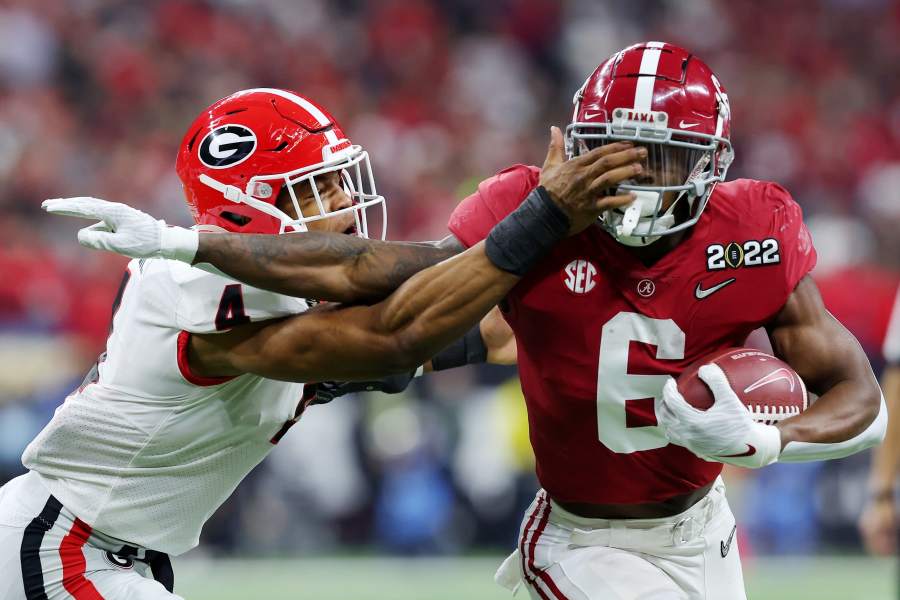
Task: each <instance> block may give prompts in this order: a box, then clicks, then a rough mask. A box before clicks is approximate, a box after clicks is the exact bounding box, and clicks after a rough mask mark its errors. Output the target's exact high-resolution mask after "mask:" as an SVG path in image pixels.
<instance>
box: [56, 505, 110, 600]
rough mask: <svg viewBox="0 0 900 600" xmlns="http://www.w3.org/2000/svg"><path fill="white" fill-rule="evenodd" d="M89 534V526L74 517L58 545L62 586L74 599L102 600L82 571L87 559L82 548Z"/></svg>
mask: <svg viewBox="0 0 900 600" xmlns="http://www.w3.org/2000/svg"><path fill="white" fill-rule="evenodd" d="M90 536H91V527H90V525H88V524H87V523H85V522H84V521H82V520H81V519H75V524H74V525H72V529H70V530H69V533H68V534H66V537H64V538H63V541H62V543H61V544H60V545H59V557H60V558H61V559H62V566H63V587H64V588H66V591H67V592H69V593H70V594H71V595H72V597H73V598H75V600H103V596H101V595H100V592H98V591H97V588H95V587H94V584H93V583H91V582H90V581H88V580H87V579H86V578H85V576H84V572H85V570H87V561H86V560H85V559H84V552H82V548H84V545H85V544H86V543H87V541H88V538H89V537H90Z"/></svg>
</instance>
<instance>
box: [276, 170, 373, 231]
mask: <svg viewBox="0 0 900 600" xmlns="http://www.w3.org/2000/svg"><path fill="white" fill-rule="evenodd" d="M315 181H316V185H317V186H318V190H319V198H321V200H322V206H323V207H324V208H325V212H326V213H328V212H333V211H336V210H340V209H342V208H347V207H349V206H350V205H351V204H352V200H351V199H350V196H349V195H348V194H347V192H346V191H345V190H344V188H343V186H342V185H341V176H340V174H338V172H336V171H335V172H332V173H326V174H324V175H321V176H317V177H316V178H315ZM294 194H295V195H296V196H297V201H298V203H299V204H300V212H302V213H303V216H304V217H307V218H308V217H314V216H317V215H319V214H320V213H319V206H318V204H317V203H316V197H315V195H313V190H312V186H311V185H310V182H309V181H308V180H306V181H300V182H298V183H295V184H294ZM275 206H277V207H278V208H280V209H281V210H282V211H284V212H285V213H287V214H288V215H289V216H291V217H292V218H297V214H296V212H297V211H295V210H294V204H293V202H291V196H290V194H289V193H288V191H287V190H286V189H284V190H282V191H281V193H280V194H279V195H278V200H277V201H276V202H275ZM353 212H354V211H347V212H345V213H341V214H339V215H335V216H333V217H326V218H324V219H320V220H318V221H310V222H308V223H307V224H306V227H307V228H308V229H309V230H310V231H326V232H331V233H355V231H356V218H355V217H354V216H353Z"/></svg>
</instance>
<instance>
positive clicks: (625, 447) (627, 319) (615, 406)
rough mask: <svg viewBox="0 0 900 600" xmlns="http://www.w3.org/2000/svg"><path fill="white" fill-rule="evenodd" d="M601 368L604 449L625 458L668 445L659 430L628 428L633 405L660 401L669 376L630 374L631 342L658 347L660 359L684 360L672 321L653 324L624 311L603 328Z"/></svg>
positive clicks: (599, 414)
mask: <svg viewBox="0 0 900 600" xmlns="http://www.w3.org/2000/svg"><path fill="white" fill-rule="evenodd" d="M601 336H602V337H601V338H600V360H599V366H598V369H597V433H598V436H599V438H600V441H601V442H602V443H603V445H604V446H606V447H607V448H609V449H610V450H612V451H613V452H618V453H621V454H629V453H631V452H638V451H641V450H652V449H654V448H662V447H664V446H666V445H668V443H669V440H668V439H667V438H666V436H665V434H663V432H662V429H661V428H660V427H659V426H657V425H646V426H632V427H629V426H628V424H627V420H626V407H627V405H628V403H629V402H633V401H635V400H644V399H651V398H652V399H654V400H655V399H656V398H657V397H659V396H661V395H662V388H663V385H664V384H665V382H666V379H667V378H668V375H662V374H660V375H634V374H630V373H629V372H628V349H629V347H630V346H631V342H633V341H634V342H641V343H644V344H652V345H654V346H656V358H658V359H662V360H680V359H682V358H684V332H683V331H682V330H681V329H680V328H679V327H678V325H676V324H675V321H673V320H672V319H653V318H650V317H645V316H644V315H640V314H637V313H632V312H620V313H619V314H617V315H616V316H615V317H613V318H612V319H610V320H609V321H607V322H606V323H605V324H604V325H603V330H602V334H601Z"/></svg>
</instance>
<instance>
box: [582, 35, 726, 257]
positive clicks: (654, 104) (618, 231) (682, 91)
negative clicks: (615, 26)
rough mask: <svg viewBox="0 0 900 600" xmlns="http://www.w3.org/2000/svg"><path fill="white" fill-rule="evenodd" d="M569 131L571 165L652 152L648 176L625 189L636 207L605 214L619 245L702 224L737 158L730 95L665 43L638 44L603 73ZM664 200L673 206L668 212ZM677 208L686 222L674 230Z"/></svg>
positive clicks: (585, 92) (592, 81) (594, 77)
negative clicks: (625, 144) (602, 151)
mask: <svg viewBox="0 0 900 600" xmlns="http://www.w3.org/2000/svg"><path fill="white" fill-rule="evenodd" d="M574 104H575V112H574V114H573V116H572V123H571V124H570V125H569V126H568V127H567V128H566V149H567V151H568V154H569V156H570V157H572V156H577V155H578V154H581V153H584V152H586V151H588V150H590V149H592V148H595V147H596V146H598V145H602V144H607V143H610V142H614V141H620V140H629V141H633V142H635V143H638V144H641V145H643V146H646V148H647V150H648V153H647V154H648V156H647V166H648V168H646V169H645V170H644V173H645V174H653V175H652V176H650V177H649V180H648V177H647V176H645V175H642V176H638V177H636V178H635V179H632V180H629V181H626V182H624V183H623V184H620V185H619V190H620V192H621V191H623V190H627V191H633V192H634V193H635V194H636V196H637V198H636V199H635V201H634V202H632V203H631V204H629V205H627V206H625V207H623V208H620V209H615V210H609V211H606V213H604V214H603V215H602V216H601V223H602V225H603V227H604V228H605V229H606V230H607V231H608V232H609V233H610V234H612V236H613V237H615V238H616V239H617V240H618V241H619V242H621V243H623V244H627V245H629V246H646V245H648V244H651V243H653V242H654V241H656V240H658V239H659V237H660V236H662V235H668V234H672V233H675V232H677V231H682V230H684V229H686V228H688V227H691V226H693V225H694V224H695V223H696V222H697V220H698V219H699V218H700V214H701V213H702V212H703V209H704V208H706V203H707V202H708V201H709V196H710V194H711V193H712V190H713V187H714V186H715V184H716V183H718V182H720V181H724V180H725V173H726V172H727V171H728V167H729V165H731V161H732V160H733V158H734V152H733V150H732V148H731V141H730V135H731V110H730V107H729V105H728V96H727V95H726V93H725V88H724V87H722V84H721V83H719V80H718V79H717V78H716V76H715V75H714V74H713V72H712V71H711V70H710V68H709V67H708V66H706V64H705V63H703V61H701V60H700V59H698V58H697V57H696V56H694V55H693V54H691V53H690V52H688V51H687V50H684V49H682V48H679V47H678V46H673V45H672V44H668V43H665V42H646V43H643V44H635V45H634V46H629V47H628V48H625V49H624V50H621V51H619V52H617V53H616V54H615V55H613V56H612V57H611V58H609V59H608V60H606V62H604V63H603V64H602V65H600V66H599V67H597V70H596V71H594V72H593V73H592V74H591V76H590V77H588V79H587V81H585V82H584V85H583V86H582V87H581V89H579V90H578V92H577V93H576V94H575V98H574ZM666 192H676V193H677V194H676V199H675V201H674V202H673V203H672V204H671V205H670V206H669V207H666V209H665V210H664V209H663V199H664V194H665V193H666ZM679 203H687V205H688V211H687V214H688V218H687V219H686V220H682V222H680V223H676V222H675V214H674V213H675V210H676V206H678V205H679Z"/></svg>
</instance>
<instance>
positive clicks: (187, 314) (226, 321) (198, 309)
mask: <svg viewBox="0 0 900 600" xmlns="http://www.w3.org/2000/svg"><path fill="white" fill-rule="evenodd" d="M169 263H170V264H169V267H170V274H171V278H172V281H173V282H174V285H175V289H174V293H175V294H176V295H177V297H176V299H175V315H174V317H175V325H176V327H178V328H179V329H181V330H183V331H187V332H190V333H216V332H221V331H227V330H229V329H231V328H232V327H236V326H238V325H242V324H245V323H250V322H254V321H264V320H267V319H275V318H278V317H285V316H288V315H294V314H298V313H301V312H304V311H305V310H307V309H308V307H309V306H308V303H307V302H306V301H305V300H303V299H301V298H292V297H290V296H283V295H281V294H276V293H274V292H269V291H265V290H261V289H259V288H255V287H252V286H249V285H245V284H242V283H239V282H237V281H235V280H233V279H230V278H228V277H224V276H222V275H217V274H215V273H209V272H207V271H203V270H200V269H197V268H195V267H191V266H190V265H187V264H185V263H177V262H174V261H169Z"/></svg>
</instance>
